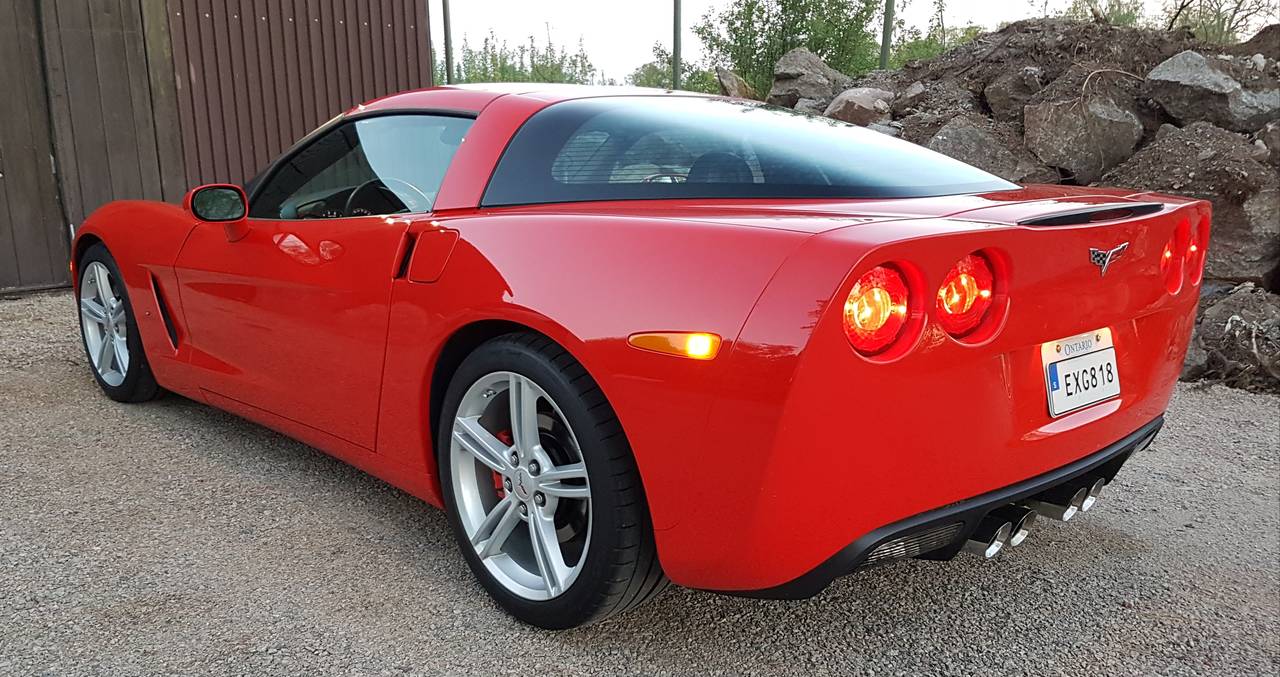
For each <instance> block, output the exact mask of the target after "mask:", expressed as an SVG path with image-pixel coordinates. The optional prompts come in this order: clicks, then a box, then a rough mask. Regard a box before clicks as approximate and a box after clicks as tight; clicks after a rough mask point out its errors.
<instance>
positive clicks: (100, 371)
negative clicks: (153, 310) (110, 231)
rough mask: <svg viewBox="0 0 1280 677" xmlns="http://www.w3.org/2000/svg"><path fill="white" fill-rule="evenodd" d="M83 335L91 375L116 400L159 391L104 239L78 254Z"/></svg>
mask: <svg viewBox="0 0 1280 677" xmlns="http://www.w3.org/2000/svg"><path fill="white" fill-rule="evenodd" d="M77 269H78V270H79V271H80V284H79V286H77V288H76V292H77V294H76V303H77V304H78V305H79V306H80V335H81V338H82V339H83V341H84V351H85V357H87V358H88V360H89V368H90V370H91V371H92V372H93V378H94V380H95V381H97V382H98V385H99V386H100V387H101V388H102V392H104V393H106V394H107V397H110V398H111V399H113V400H116V401H117V402H143V401H146V400H151V399H155V398H156V397H158V396H159V395H160V394H161V392H162V391H161V390H160V386H159V385H158V384H157V383H156V379H155V377H154V376H152V374H151V365H149V364H148V363H147V356H146V354H144V353H143V351H142V337H141V335H139V334H138V324H137V322H135V321H134V317H133V306H132V304H130V303H129V292H128V290H127V289H125V285H124V279H123V278H122V277H121V276H120V267H119V266H118V265H116V261H115V259H114V258H112V256H111V253H110V252H108V251H107V248H106V247H105V246H104V245H103V244H102V243H96V244H94V245H93V246H91V247H89V248H88V249H87V250H85V253H84V255H83V256H81V257H80V261H79V266H78V267H77Z"/></svg>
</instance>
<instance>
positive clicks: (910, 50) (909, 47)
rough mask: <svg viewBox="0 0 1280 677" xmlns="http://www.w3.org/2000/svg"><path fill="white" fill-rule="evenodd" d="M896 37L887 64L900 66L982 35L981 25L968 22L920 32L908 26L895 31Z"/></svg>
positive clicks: (932, 55)
mask: <svg viewBox="0 0 1280 677" xmlns="http://www.w3.org/2000/svg"><path fill="white" fill-rule="evenodd" d="M896 32H897V34H898V39H897V40H895V41H894V45H893V55H892V56H891V57H890V58H889V66H890V67H892V68H902V67H903V66H904V65H905V64H906V63H907V62H908V61H915V60H917V59H932V58H933V57H935V56H938V55H939V54H941V53H943V52H945V51H947V50H948V49H952V48H955V47H959V46H960V45H963V44H964V43H966V42H972V41H973V39H974V38H976V37H978V36H979V35H982V32H983V31H982V27H981V26H975V25H973V24H969V25H967V26H959V27H954V28H945V29H941V30H937V31H934V30H930V31H929V32H928V33H922V32H921V31H920V29H919V28H908V29H906V30H901V29H900V30H898V31H896Z"/></svg>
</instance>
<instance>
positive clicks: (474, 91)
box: [348, 82, 709, 114]
mask: <svg viewBox="0 0 1280 677" xmlns="http://www.w3.org/2000/svg"><path fill="white" fill-rule="evenodd" d="M504 96H516V97H521V98H525V99H529V100H533V101H540V102H543V103H546V104H552V103H558V102H560V101H568V100H571V99H587V98H597V97H617V96H692V97H707V96H709V95H707V94H700V93H698V92H685V91H674V90H669V89H653V88H649V87H627V86H616V85H567V84H553V83H546V82H486V83H480V84H466V85H444V86H441V87H429V88H426V89H416V90H412V91H408V92H400V93H398V94H392V95H390V96H385V97H383V98H381V99H375V100H373V101H370V102H367V103H363V104H360V105H359V106H356V107H355V108H353V109H352V110H351V111H349V112H348V114H350V113H364V112H371V111H393V110H424V109H426V110H456V111H460V112H473V113H478V112H480V111H481V110H483V109H484V107H485V106H487V105H489V104H490V103H492V102H493V101H494V100H495V99H498V98H500V97H504Z"/></svg>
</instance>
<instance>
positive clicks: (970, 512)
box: [72, 85, 1211, 628]
mask: <svg viewBox="0 0 1280 677" xmlns="http://www.w3.org/2000/svg"><path fill="white" fill-rule="evenodd" d="M1210 218H1211V215H1210V208H1209V205H1208V204H1207V203H1205V202H1203V201H1197V200H1190V199H1185V198H1180V197H1172V196H1167V195H1158V194H1151V193H1140V192H1135V191H1129V190H1122V189H1113V188H1097V187H1078V186H1077V187H1072V186H1061V185H1028V186H1020V185H1015V184H1012V183H1009V182H1007V181H1005V180H1002V179H1000V178H997V177H996V176H993V175H991V174H988V173H986V172H984V171H981V170H979V169H976V168H974V167H971V166H969V165H966V164H963V163H961V162H959V161H956V160H953V159H951V158H948V157H945V156H942V155H939V154H936V153H933V152H931V151H929V150H927V149H924V148H922V147H919V146H916V145H913V144H910V143H907V142H905V141H901V140H898V139H894V138H891V137H889V136H887V135H883V134H880V133H877V132H875V131H870V130H868V129H864V128H861V127H856V126H852V125H847V124H844V123H841V122H837V121H834V120H830V119H824V118H819V117H812V116H806V115H802V114H798V113H795V112H793V111H789V110H784V109H778V108H773V107H770V106H766V105H762V104H759V103H756V102H750V101H742V100H735V99H728V98H723V97H709V96H702V95H693V94H686V93H671V92H658V91H654V90H636V89H621V88H590V87H571V86H554V85H487V86H459V87H442V88H434V89H428V90H421V91H414V92H408V93H403V94H398V95H394V96H390V97H387V98H383V99H380V100H377V101H373V102H370V103H367V104H364V105H361V106H358V107H356V108H355V109H353V110H351V111H349V112H347V113H346V114H344V115H341V116H339V117H337V118H335V119H334V120H332V121H330V122H328V123H327V124H325V125H323V126H321V127H320V128H319V129H317V130H316V131H314V132H312V133H311V134H310V135H308V136H307V137H305V138H303V139H302V140H301V141H300V142H299V143H298V144H297V145H295V146H294V147H293V148H291V149H290V150H288V151H287V152H285V153H284V154H283V155H282V156H281V157H280V158H279V159H278V160H276V161H275V162H274V163H273V164H271V165H270V166H269V167H267V168H266V169H265V170H263V171H262V173H261V174H260V175H259V176H257V177H256V178H254V179H253V180H251V181H249V182H248V183H247V184H246V185H244V186H238V185H229V184H214V185H206V186H201V187H198V188H195V189H194V190H192V191H191V192H190V193H188V194H187V196H186V199H185V201H184V204H182V205H171V204H164V203H158V202H145V201H120V202H114V203H111V204H109V205H106V206H104V207H102V208H100V209H99V210H97V211H96V212H95V213H94V214H93V215H92V216H91V217H90V218H88V219H87V220H86V221H85V222H84V223H83V224H82V225H81V227H80V228H79V229H78V232H77V233H76V236H75V238H74V242H73V256H72V278H73V280H75V293H76V300H77V303H78V310H79V317H80V326H81V329H82V334H83V339H84V347H85V351H86V355H87V359H88V363H89V366H90V367H91V369H90V371H91V373H92V376H93V378H94V379H95V380H96V382H97V384H98V386H99V387H100V388H101V389H102V391H103V392H104V393H105V394H106V395H107V396H108V397H110V398H112V399H114V400H117V401H120V402H142V401H145V400H150V399H152V398H154V397H156V396H158V395H160V394H161V393H163V392H166V391H170V392H173V393H177V394H179V395H182V396H185V397H188V398H191V399H193V400H195V401H198V402H202V403H206V404H208V405H210V406H213V407H217V408H219V409H223V410H226V411H228V412H232V413H234V414H237V415H239V416H243V417H245V418H247V419H250V420H253V421H256V422H258V423H260V424H262V425H264V426H267V427H269V428H273V429H275V430H277V431H280V432H282V433H283V434H285V435H288V436H291V437H293V438H295V439H298V440H301V441H303V442H305V443H307V444H309V445H312V446H314V447H316V448H318V449H321V450H323V451H324V452H327V453H329V454H331V455H333V456H335V457H337V458H339V459H342V460H344V461H346V462H349V463H351V464H353V465H355V466H357V467H359V468H361V469H363V470H364V471H366V472H368V473H371V474H372V475H375V476H377V477H379V478H381V479H383V480H385V481H387V482H389V483H390V484H392V485H395V486H396V487H399V488H401V489H403V490H404V491H406V492H409V493H410V494H412V495H414V496H417V497H420V498H421V499H422V500H424V501H426V502H428V503H430V504H432V505H435V506H438V507H442V508H443V509H444V510H445V511H446V513H447V515H448V520H449V523H450V525H451V529H452V531H453V533H454V535H455V536H456V539H457V542H458V547H459V549H460V550H461V554H462V557H463V558H464V559H465V561H466V562H467V564H468V565H469V567H470V569H471V570H472V572H474V575H475V577H476V578H477V579H478V580H479V582H480V583H481V585H482V586H483V587H484V588H485V589H486V590H487V591H488V592H489V594H490V595H491V596H492V597H493V598H494V599H495V600H496V601H497V603H498V604H499V605H500V606H501V607H502V608H504V609H505V610H507V611H508V612H509V613H511V614H512V615H514V616H515V617H517V618H519V619H521V620H522V621H525V622H527V623H530V624H534V625H537V626H541V627H545V628H566V627H573V626H577V625H581V624H584V623H588V622H592V621H596V620H600V619H603V618H606V617H608V616H611V615H613V614H617V613H619V612H622V611H625V610H627V609H630V608H634V607H636V606H638V605H639V604H641V603H643V602H645V601H646V600H648V599H650V598H652V597H653V596H655V595H656V594H658V593H659V592H661V591H662V590H663V589H664V588H665V587H666V586H667V585H668V583H669V582H673V583H675V584H677V585H682V586H687V587H692V588H698V589H703V590H710V591H717V592H722V593H728V594H734V595H744V596H755V597H764V598H782V599H801V598H806V597H810V596H812V595H814V594H816V593H818V592H819V591H821V590H822V589H823V588H825V587H826V586H827V585H828V584H829V583H830V582H831V581H832V580H834V579H835V578H837V577H840V576H844V575H847V574H851V573H853V572H855V571H857V570H859V569H864V568H866V567H870V566H876V565H881V564H885V563H888V562H892V561H895V560H901V559H904V558H923V559H932V560H949V559H952V558H954V557H955V556H957V555H959V554H960V553H962V552H970V553H973V554H975V555H976V556H978V557H982V558H988V559H989V558H993V557H996V556H997V555H998V554H1000V553H1001V552H1007V551H1008V550H1009V549H1010V548H1011V547H1012V546H1017V545H1019V544H1021V543H1022V542H1023V541H1024V539H1026V538H1027V536H1028V534H1029V533H1031V532H1032V531H1033V529H1032V527H1033V524H1034V521H1035V519H1036V518H1037V516H1039V517H1041V518H1052V519H1057V520H1068V519H1072V518H1073V517H1075V516H1076V515H1078V514H1080V513H1083V512H1085V511H1087V510H1090V509H1091V508H1093V507H1094V505H1095V503H1096V501H1097V500H1098V498H1099V497H1100V496H1101V494H1102V490H1103V487H1104V486H1105V485H1107V484H1108V483H1110V482H1112V481H1113V480H1114V479H1115V477H1116V475H1117V472H1118V471H1119V470H1120V468H1121V466H1122V465H1123V464H1124V463H1125V462H1126V460H1127V459H1129V457H1130V456H1132V455H1133V454H1134V453H1137V452H1140V451H1142V450H1143V449H1145V448H1146V447H1147V446H1149V445H1150V444H1151V442H1152V439H1153V438H1154V437H1155V435H1156V433H1157V432H1158V430H1159V428H1160V426H1161V424H1162V422H1163V413H1164V410H1165V408H1166V405H1167V403H1168V401H1169V398H1170V395H1171V392H1172V389H1173V386H1174V383H1175V381H1176V379H1177V376H1178V373H1179V368H1180V365H1181V363H1182V357H1183V353H1184V352H1185V350H1186V348H1187V343H1188V340H1189V336H1190V331H1191V328H1192V323H1193V319H1194V313H1195V305H1196V301H1197V296H1198V294H1197V292H1198V287H1199V285H1200V280H1201V271H1202V269H1203V264H1204V259H1205V252H1206V248H1207V246H1208V243H1209V224H1210Z"/></svg>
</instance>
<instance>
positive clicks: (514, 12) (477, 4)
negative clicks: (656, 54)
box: [430, 0, 1162, 82]
mask: <svg viewBox="0 0 1280 677" xmlns="http://www.w3.org/2000/svg"><path fill="white" fill-rule="evenodd" d="M1069 1H1070V0H951V1H950V2H948V3H947V4H948V7H947V14H946V18H947V23H948V24H949V25H953V26H961V25H964V24H967V23H970V22H972V23H975V24H978V25H981V26H986V27H988V28H994V27H996V26H998V25H1000V24H1001V23H1005V22H1009V21H1016V20H1018V19H1024V18H1027V17H1029V16H1033V15H1036V14H1043V13H1044V9H1045V4H1046V2H1047V3H1048V8H1049V10H1050V11H1053V12H1056V11H1060V10H1061V9H1062V8H1063V7H1065V6H1067V5H1068V4H1069ZM682 4H683V12H682V13H683V15H684V17H683V22H682V25H683V28H684V31H683V33H684V39H683V45H682V49H683V51H684V58H685V60H686V61H691V62H692V61H697V60H698V59H699V58H700V57H701V55H702V54H701V43H700V42H699V41H698V39H697V38H696V37H695V36H694V35H693V32H692V30H690V29H691V27H692V26H693V25H694V24H695V23H697V22H698V21H699V20H701V18H702V16H703V15H704V14H706V13H707V10H709V9H718V8H721V7H724V6H725V5H727V4H728V1H727V0H683V3H682ZM1146 4H1147V6H1148V11H1149V12H1153V13H1154V12H1155V11H1158V9H1159V7H1160V6H1161V4H1162V3H1161V0H1147V3H1146ZM672 5H673V3H672V1H671V0H641V1H639V2H637V1H636V0H625V1H623V0H452V2H450V6H449V10H450V19H451V22H452V24H453V42H454V56H455V57H457V55H458V53H459V51H460V49H461V45H462V38H463V37H464V36H465V37H467V38H468V39H469V40H470V42H471V45H472V46H473V47H476V46H478V45H479V43H480V42H481V40H483V39H484V36H486V35H487V34H488V33H489V31H490V30H492V31H493V32H494V34H495V35H497V37H498V39H500V40H506V41H507V42H509V43H519V42H523V41H526V40H528V38H529V36H530V35H534V36H536V38H537V40H538V42H539V43H543V42H545V40H546V32H547V30H548V27H549V28H550V31H551V38H552V40H553V41H554V42H555V43H556V44H558V45H571V46H575V47H576V45H577V42H578V39H579V38H581V39H582V42H583V45H584V46H585V47H586V50H587V55H588V56H589V57H590V59H591V62H592V63H593V64H595V66H596V68H598V69H599V70H600V71H601V72H602V73H603V74H604V76H605V77H610V78H614V79H616V80H618V81H619V82H621V81H622V80H623V79H624V78H625V77H626V76H627V75H629V74H630V73H631V72H632V71H633V70H635V68H636V67H637V66H639V65H640V64H642V63H645V62H647V61H650V60H651V58H652V50H653V43H654V42H656V41H661V42H662V43H663V45H665V46H667V47H668V48H670V45H671V37H672V23H671V22H672ZM897 5H898V6H899V10H898V15H899V16H901V17H902V18H903V19H904V20H905V21H906V23H907V25H908V26H918V27H920V28H924V27H925V26H927V25H928V22H929V14H930V13H931V12H932V8H933V2H932V0H905V2H904V0H897ZM904 5H905V7H904ZM430 7H431V32H432V44H433V45H434V46H435V48H436V51H437V55H438V57H437V58H441V59H442V58H443V56H442V51H443V49H444V38H443V35H444V33H443V21H442V20H441V9H440V7H441V5H440V0H430Z"/></svg>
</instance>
